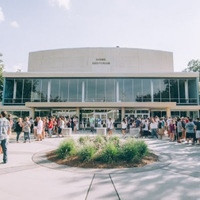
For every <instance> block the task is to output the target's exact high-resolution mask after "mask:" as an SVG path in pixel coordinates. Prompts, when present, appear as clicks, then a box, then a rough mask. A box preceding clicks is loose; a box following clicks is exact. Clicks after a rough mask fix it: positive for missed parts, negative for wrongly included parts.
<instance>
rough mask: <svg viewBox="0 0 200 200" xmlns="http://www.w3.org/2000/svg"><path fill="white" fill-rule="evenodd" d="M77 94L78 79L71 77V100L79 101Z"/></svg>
mask: <svg viewBox="0 0 200 200" xmlns="http://www.w3.org/2000/svg"><path fill="white" fill-rule="evenodd" d="M77 95H78V80H77V79H70V80H69V101H70V102H77V101H78V99H77Z"/></svg>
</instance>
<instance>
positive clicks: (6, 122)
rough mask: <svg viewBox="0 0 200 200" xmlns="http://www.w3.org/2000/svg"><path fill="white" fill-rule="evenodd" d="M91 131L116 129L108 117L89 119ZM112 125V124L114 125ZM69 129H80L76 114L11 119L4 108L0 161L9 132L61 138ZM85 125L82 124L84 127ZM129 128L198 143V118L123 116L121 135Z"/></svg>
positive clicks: (144, 134)
mask: <svg viewBox="0 0 200 200" xmlns="http://www.w3.org/2000/svg"><path fill="white" fill-rule="evenodd" d="M88 121H89V123H90V131H91V132H92V133H93V131H94V127H95V125H94V124H95V123H97V127H104V128H105V127H107V133H108V135H112V130H113V129H114V128H116V124H115V122H114V120H112V119H111V118H109V119H108V120H107V121H106V122H104V121H102V120H100V119H96V121H95V119H94V118H91V119H89V120H88ZM114 124H115V126H114ZM65 127H68V128H72V131H73V132H74V133H76V132H77V130H78V129H79V122H78V117H76V116H73V117H70V116H69V117H42V118H41V117H36V119H32V118H29V117H25V118H24V119H22V118H18V119H17V121H13V119H12V116H11V115H8V116H7V113H6V112H5V111H2V112H1V115H0V144H1V145H0V153H2V152H3V162H4V163H7V144H8V141H9V136H10V135H11V132H12V131H14V132H16V142H17V143H19V140H20V135H21V134H22V133H24V135H23V142H24V143H26V142H27V141H28V142H31V137H30V134H31V133H32V134H33V137H34V139H35V140H36V141H42V140H43V139H44V138H45V137H52V135H56V136H57V137H63V129H64V128H65ZM84 127H85V126H84ZM131 128H135V129H137V130H138V133H139V136H140V137H150V138H160V139H162V138H163V136H164V135H166V136H168V137H169V141H170V142H175V141H176V142H178V143H183V142H184V143H186V144H189V141H191V143H192V144H193V145H195V143H196V144H197V145H199V144H200V119H199V118H197V119H196V120H193V119H192V118H189V117H175V118H171V117H168V118H164V117H160V118H159V117H158V116H156V117H150V118H146V119H143V118H140V117H138V118H130V117H124V118H123V120H122V122H121V131H122V135H123V136H124V137H125V136H126V134H127V133H129V131H130V129H131Z"/></svg>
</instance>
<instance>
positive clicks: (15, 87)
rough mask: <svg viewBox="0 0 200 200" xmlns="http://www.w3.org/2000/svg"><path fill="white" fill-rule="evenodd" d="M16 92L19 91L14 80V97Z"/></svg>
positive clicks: (14, 97)
mask: <svg viewBox="0 0 200 200" xmlns="http://www.w3.org/2000/svg"><path fill="white" fill-rule="evenodd" d="M16 92H17V82H16V81H14V88H13V99H16Z"/></svg>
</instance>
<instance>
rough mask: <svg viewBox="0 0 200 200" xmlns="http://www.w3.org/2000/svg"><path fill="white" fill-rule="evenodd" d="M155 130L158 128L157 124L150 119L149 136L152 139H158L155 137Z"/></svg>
mask: <svg viewBox="0 0 200 200" xmlns="http://www.w3.org/2000/svg"><path fill="white" fill-rule="evenodd" d="M157 128H158V124H157V122H156V121H155V120H154V119H153V118H152V119H151V124H150V130H151V136H152V138H154V136H156V138H158V135H157Z"/></svg>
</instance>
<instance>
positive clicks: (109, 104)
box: [26, 102, 176, 109]
mask: <svg viewBox="0 0 200 200" xmlns="http://www.w3.org/2000/svg"><path fill="white" fill-rule="evenodd" d="M26 107H29V108H122V107H126V108H133V107H134V108H150V109H151V108H163V109H166V108H172V107H176V103H175V102H137V103H136V102H134V103H132V102H27V103H26Z"/></svg>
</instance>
